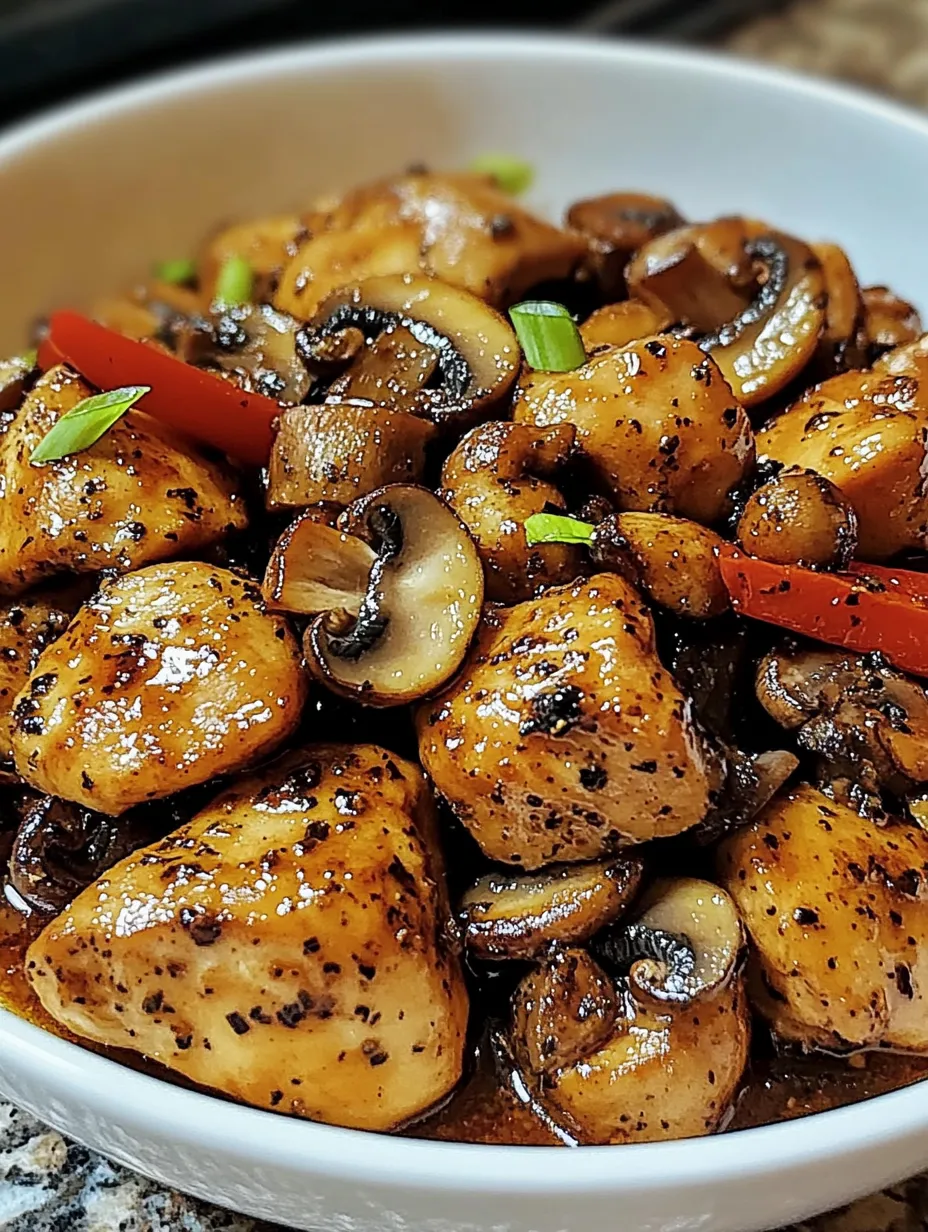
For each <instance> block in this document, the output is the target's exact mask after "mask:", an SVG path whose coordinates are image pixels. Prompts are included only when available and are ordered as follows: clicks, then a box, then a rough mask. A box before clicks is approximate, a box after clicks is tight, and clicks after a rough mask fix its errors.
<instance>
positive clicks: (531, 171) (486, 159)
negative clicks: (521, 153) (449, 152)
mask: <svg viewBox="0 0 928 1232" xmlns="http://www.w3.org/2000/svg"><path fill="white" fill-rule="evenodd" d="M470 169H471V171H474V172H476V174H477V175H492V176H493V178H494V180H496V183H497V185H498V186H499V187H500V188H501V189H502V190H503V192H505V193H509V195H510V196H512V197H518V196H519V194H520V193H524V192H525V191H526V190H527V189H529V188H531V186H532V181H533V180H534V179H535V168H534V167H533V166H532V164H531V163H527V162H526V161H525V160H524V159H522V158H513V157H512V155H511V154H494V153H488V154H480V155H479V156H478V157H477V158H475V159H474V161H473V162H472V163H471V165H470Z"/></svg>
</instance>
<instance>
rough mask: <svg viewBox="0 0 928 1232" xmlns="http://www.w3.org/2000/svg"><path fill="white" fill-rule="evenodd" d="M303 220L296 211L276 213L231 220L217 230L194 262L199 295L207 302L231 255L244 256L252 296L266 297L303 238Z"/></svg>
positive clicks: (304, 228) (304, 225)
mask: <svg viewBox="0 0 928 1232" xmlns="http://www.w3.org/2000/svg"><path fill="white" fill-rule="evenodd" d="M306 234H307V227H306V222H305V221H304V219H303V218H301V217H300V215H298V214H277V215H272V216H270V217H268V218H257V219H253V220H249V221H248V222H239V223H233V225H232V226H229V227H224V228H222V229H221V230H219V231H217V232H216V234H215V235H213V236H212V237H211V238H210V239H209V240H208V241H207V243H206V245H205V247H204V249H203V251H202V252H201V254H200V259H199V261H198V263H197V265H198V273H199V280H200V298H201V300H202V302H203V303H204V304H209V303H210V301H211V300H212V299H213V296H214V293H215V290H216V279H217V277H218V276H219V273H220V271H221V270H222V267H223V266H224V265H225V263H226V262H227V261H228V260H229V259H230V258H232V257H244V259H245V260H246V261H247V262H248V264H249V266H250V268H251V270H252V273H253V274H254V276H255V282H256V285H255V287H254V288H253V292H254V297H255V299H268V298H270V296H271V294H272V292H273V291H274V288H275V287H276V285H277V280H278V279H279V277H280V275H281V272H282V271H283V269H284V266H285V265H286V264H287V262H288V261H290V260H292V258H293V257H294V256H295V255H296V253H297V252H298V250H299V247H300V244H301V243H302V242H303V240H304V239H305V238H306Z"/></svg>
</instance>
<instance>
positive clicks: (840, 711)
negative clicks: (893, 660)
mask: <svg viewBox="0 0 928 1232" xmlns="http://www.w3.org/2000/svg"><path fill="white" fill-rule="evenodd" d="M757 696H758V699H759V701H760V703H761V705H762V706H763V707H764V709H765V710H766V711H767V713H768V714H769V715H770V717H771V718H772V719H774V720H775V721H776V722H777V723H779V724H780V725H781V727H785V728H786V729H787V730H794V731H796V734H797V742H798V744H799V746H800V748H803V749H807V750H808V751H810V752H812V753H815V754H816V755H817V756H818V759H819V778H820V780H821V781H822V782H824V783H827V784H828V785H829V787H830V790H831V791H832V792H833V794H835V795H836V796H837V797H838V798H844V797H846V798H848V799H852V800H853V803H854V804H855V806H857V807H865V811H866V806H867V805H868V801H867V799H866V796H867V795H868V794H869V795H870V796H871V797H873V798H874V801H875V802H876V806H877V807H879V803H878V797H879V792H880V790H881V788H885V789H886V790H888V791H891V792H892V793H893V794H895V795H897V796H900V797H901V796H905V795H908V794H910V793H911V792H912V791H913V788H914V785H915V784H918V783H924V782H928V695H926V693H925V690H924V689H923V688H922V686H921V685H920V684H918V683H917V682H916V681H914V680H911V679H909V678H908V677H907V676H904V675H903V674H902V673H901V672H898V671H896V670H895V669H894V668H892V667H891V666H890V665H889V664H888V663H887V662H886V660H885V659H884V658H883V657H882V655H880V654H878V653H877V654H870V655H855V654H849V653H846V652H843V651H840V650H824V649H821V650H820V649H815V648H802V647H797V646H794V645H791V644H787V645H786V646H784V647H781V648H780V649H779V650H776V651H773V652H771V653H770V654H768V655H767V656H766V657H765V658H764V659H763V660H762V661H761V664H760V666H759V668H758V671H757ZM849 792H850V793H851V795H848V793H849Z"/></svg>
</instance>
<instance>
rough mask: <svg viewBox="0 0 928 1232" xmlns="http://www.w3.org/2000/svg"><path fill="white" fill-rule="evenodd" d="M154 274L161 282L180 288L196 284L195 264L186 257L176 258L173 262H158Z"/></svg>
mask: <svg viewBox="0 0 928 1232" xmlns="http://www.w3.org/2000/svg"><path fill="white" fill-rule="evenodd" d="M154 274H155V277H156V278H157V279H159V280H160V281H161V282H170V283H173V284H174V285H175V286H178V287H181V286H184V285H185V284H186V283H190V282H196V280H197V263H196V261H191V260H190V259H189V258H187V257H178V258H177V259H176V260H175V261H159V263H158V264H157V265H156V266H155V269H154Z"/></svg>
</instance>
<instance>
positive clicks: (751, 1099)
mask: <svg viewBox="0 0 928 1232" xmlns="http://www.w3.org/2000/svg"><path fill="white" fill-rule="evenodd" d="M38 927H39V926H38V925H36V924H33V923H32V922H31V921H29V920H26V919H24V917H23V916H22V915H20V914H19V912H17V911H14V910H13V909H12V908H11V907H9V906H7V905H5V904H3V905H0V1005H2V1006H3V1008H5V1009H9V1010H12V1011H13V1012H14V1013H16V1014H18V1015H19V1016H20V1017H22V1018H25V1019H27V1020H28V1021H30V1022H33V1023H35V1024H36V1025H37V1026H39V1027H42V1028H43V1029H45V1030H49V1031H53V1032H54V1033H55V1034H57V1035H60V1036H62V1037H63V1038H66V1039H71V1040H72V1041H74V1042H78V1041H76V1038H75V1037H74V1036H72V1035H70V1033H69V1032H67V1031H65V1030H64V1029H63V1028H62V1027H60V1026H59V1025H58V1024H57V1023H55V1022H54V1021H53V1020H52V1019H51V1018H50V1017H49V1016H48V1014H46V1013H45V1011H44V1010H43V1009H42V1007H41V1005H40V1004H39V1002H38V1000H37V999H36V997H35V996H34V995H33V993H32V991H31V989H30V986H29V983H28V981H27V980H26V977H25V972H24V959H25V953H26V949H27V948H28V945H29V943H30V941H31V940H32V937H33V936H34V935H35V934H36V932H37V931H38ZM758 1035H760V1036H761V1039H763V1032H762V1030H761V1032H758ZM94 1051H98V1052H101V1053H108V1054H109V1055H111V1056H112V1057H113V1058H114V1059H115V1060H118V1061H119V1062H120V1063H121V1064H125V1065H129V1066H131V1067H132V1068H134V1069H141V1070H143V1071H145V1072H147V1073H150V1074H152V1075H153V1076H155V1077H158V1078H162V1079H165V1080H167V1081H171V1082H176V1081H177V1076H176V1075H175V1074H173V1073H172V1072H171V1071H169V1070H166V1069H165V1068H164V1067H163V1066H161V1065H158V1064H157V1063H155V1062H151V1061H147V1060H146V1059H145V1058H144V1057H140V1056H137V1055H136V1054H134V1053H128V1052H124V1051H121V1050H115V1049H112V1050H110V1049H104V1048H95V1049H94ZM755 1051H757V1050H756V1049H755ZM926 1077H928V1057H909V1056H901V1055H897V1054H893V1053H884V1052H871V1053H865V1054H858V1055H857V1056H856V1057H852V1058H850V1059H849V1060H842V1059H839V1058H832V1057H825V1056H816V1057H801V1056H795V1055H783V1056H777V1055H776V1054H775V1053H774V1052H773V1050H772V1049H770V1050H768V1054H767V1055H761V1056H755V1057H754V1058H753V1060H752V1062H751V1067H750V1071H749V1074H748V1078H747V1081H746V1083H745V1086H744V1089H743V1091H742V1093H741V1095H740V1097H739V1099H738V1102H737V1105H736V1107H735V1110H734V1114H733V1116H732V1117H731V1118H730V1120H729V1123H728V1126H727V1128H728V1129H729V1130H733V1129H747V1128H750V1127H751V1126H755V1125H766V1124H768V1123H770V1122H772V1121H780V1120H791V1119H793V1118H795V1117H802V1116H808V1115H809V1114H811V1113H814V1112H824V1111H826V1110H827V1109H829V1108H837V1107H840V1106H841V1105H842V1104H853V1103H857V1102H859V1101H860V1100H864V1099H870V1098H872V1097H873V1096H875V1095H882V1094H885V1092H887V1091H892V1090H894V1089H896V1088H897V1087H902V1086H908V1085H909V1084H910V1083H912V1082H918V1081H919V1080H920V1079H922V1078H926ZM182 1085H184V1086H189V1085H191V1084H189V1083H186V1082H184V1083H182ZM521 1090H522V1089H521V1084H520V1083H519V1081H518V1080H517V1079H515V1080H513V1081H507V1076H506V1075H505V1074H504V1073H501V1072H500V1070H499V1068H498V1067H497V1066H495V1065H494V1064H493V1063H492V1062H491V1061H490V1059H489V1058H488V1057H487V1056H486V1053H485V1052H484V1054H483V1055H479V1054H478V1058H477V1061H476V1064H475V1066H474V1069H473V1072H472V1074H471V1076H470V1078H469V1079H468V1080H467V1081H466V1082H465V1083H464V1084H463V1085H462V1087H461V1088H460V1089H459V1090H458V1092H457V1093H456V1094H455V1095H454V1096H453V1098H452V1099H451V1100H450V1101H449V1102H448V1103H447V1104H446V1105H445V1106H444V1107H443V1108H442V1109H440V1110H439V1111H438V1112H436V1113H434V1114H433V1115H431V1116H430V1117H427V1118H426V1119H425V1120H423V1121H420V1122H418V1123H417V1124H416V1125H414V1126H411V1127H410V1128H409V1129H407V1130H406V1131H404V1132H405V1133H407V1134H408V1135H409V1136H411V1137H417V1138H440V1139H445V1140H448V1141H458V1142H483V1143H494V1144H502V1145H512V1146H514V1145H522V1146H556V1145H558V1144H559V1142H560V1141H561V1139H560V1138H559V1137H558V1135H557V1134H556V1133H555V1132H554V1131H553V1130H551V1129H549V1128H548V1127H547V1126H546V1125H545V1124H544V1123H543V1122H542V1121H540V1120H539V1119H538V1118H537V1117H536V1116H535V1115H534V1113H533V1112H532V1111H531V1108H530V1107H529V1105H528V1104H527V1103H526V1102H525V1100H524V1099H522V1098H520V1097H519V1093H520V1092H521Z"/></svg>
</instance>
